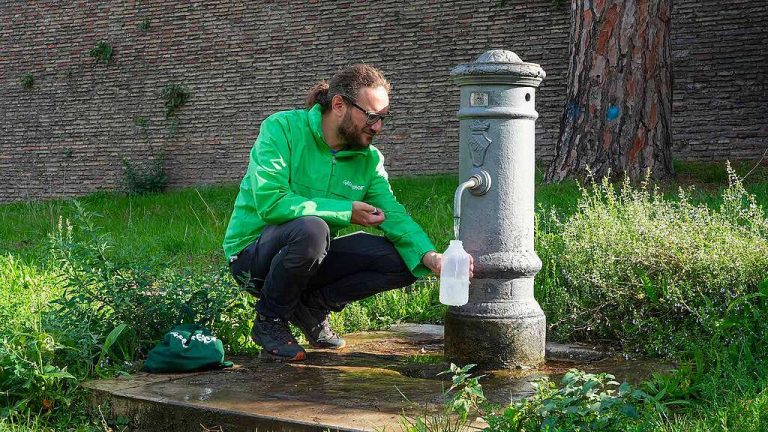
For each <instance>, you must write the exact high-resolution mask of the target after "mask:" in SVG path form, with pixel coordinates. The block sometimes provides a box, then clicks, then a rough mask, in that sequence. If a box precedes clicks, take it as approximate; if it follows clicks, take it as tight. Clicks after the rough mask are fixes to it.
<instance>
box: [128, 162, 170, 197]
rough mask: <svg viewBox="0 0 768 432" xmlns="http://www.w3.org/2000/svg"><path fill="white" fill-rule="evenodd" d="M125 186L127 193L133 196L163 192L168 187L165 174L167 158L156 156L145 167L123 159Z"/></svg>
mask: <svg viewBox="0 0 768 432" xmlns="http://www.w3.org/2000/svg"><path fill="white" fill-rule="evenodd" d="M122 162H123V184H124V189H125V192H126V193H128V194H133V195H144V194H148V193H157V192H162V191H164V190H165V188H166V187H167V186H168V176H167V175H166V173H165V156H164V155H163V154H162V153H158V154H156V155H155V156H154V157H153V159H152V160H150V161H146V162H145V163H144V164H143V165H139V164H137V163H135V162H132V161H131V160H130V159H128V158H123V161H122Z"/></svg>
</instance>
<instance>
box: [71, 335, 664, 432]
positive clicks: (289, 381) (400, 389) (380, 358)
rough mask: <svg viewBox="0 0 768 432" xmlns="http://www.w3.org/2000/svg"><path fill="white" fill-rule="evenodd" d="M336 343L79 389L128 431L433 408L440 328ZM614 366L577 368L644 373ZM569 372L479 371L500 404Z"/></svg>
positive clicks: (300, 421) (359, 419) (443, 384)
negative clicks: (287, 357) (296, 354)
mask: <svg viewBox="0 0 768 432" xmlns="http://www.w3.org/2000/svg"><path fill="white" fill-rule="evenodd" d="M345 339H346V340H347V347H346V348H345V349H343V350H342V351H339V352H336V351H329V350H309V351H308V358H307V360H306V361H304V362H300V363H275V362H269V361H264V360H260V359H258V358H246V357H235V358H230V359H229V360H232V361H234V362H235V363H236V365H235V367H233V368H230V369H226V370H221V371H211V372H202V373H190V374H147V373H137V374H135V375H133V376H130V377H126V378H116V379H109V380H97V381H90V382H87V383H84V384H83V385H84V386H85V387H87V388H89V389H92V391H93V392H92V395H93V401H94V403H96V404H99V403H103V402H107V401H108V402H109V404H110V413H109V416H111V417H112V418H116V417H118V416H122V417H124V418H127V419H128V420H129V424H130V426H131V430H134V431H190V430H198V431H206V430H208V431H214V430H215V431H219V430H222V431H256V430H259V431H273V430H274V431H323V430H339V431H358V430H369V431H370V430H377V431H381V430H401V423H402V421H403V418H411V419H413V418H417V417H419V416H424V415H425V414H436V413H439V412H440V411H441V409H442V406H443V401H442V399H441V395H442V393H443V391H444V390H445V389H447V388H448V387H449V386H450V378H451V377H450V376H448V375H440V376H437V373H438V372H441V371H443V370H445V369H447V368H448V364H447V363H446V362H445V361H444V360H443V358H442V353H443V351H442V350H443V344H442V342H443V334H442V326H429V325H402V326H394V327H393V328H391V329H390V330H388V331H382V332H366V333H358V334H352V335H346V336H345ZM579 349H585V348H584V347H579ZM558 352H567V350H565V351H563V348H562V347H558ZM581 354H584V353H583V352H582V353H581ZM592 354H593V355H594V356H595V357H594V358H597V357H599V356H598V355H597V354H596V353H595V352H593V353H592ZM566 357H567V355H566ZM621 363H622V362H621V360H610V362H609V363H606V361H605V360H603V361H601V362H596V363H592V364H579V365H578V367H579V368H581V369H585V370H590V369H593V370H595V371H608V372H611V371H616V370H618V371H619V373H617V374H616V375H617V376H618V378H619V379H628V378H629V379H630V380H631V379H632V377H633V376H639V375H642V373H643V371H645V372H646V373H650V371H647V370H646V369H644V368H643V367H641V365H640V364H639V363H638V362H626V363H627V364H626V365H622V364H621ZM574 366H576V364H575V363H573V362H572V361H570V362H569V361H548V362H547V363H546V364H545V365H544V366H542V367H541V368H537V369H531V370H511V371H506V370H505V371H486V372H483V373H484V374H486V377H485V378H483V379H482V380H481V383H482V385H483V389H484V390H485V393H486V396H488V397H489V399H491V400H494V401H497V402H501V403H504V402H509V401H510V400H514V399H518V398H521V397H524V396H526V395H528V394H530V393H531V392H532V388H531V386H530V382H532V381H533V380H535V379H536V378H538V377H541V376H544V375H547V376H550V377H553V379H554V378H556V377H557V376H559V375H562V374H564V373H565V372H566V371H567V370H568V369H570V368H571V367H574ZM622 366H624V367H623V369H624V372H625V373H624V376H622V372H621V371H622ZM648 367H650V368H651V370H655V369H654V368H658V366H656V365H653V364H651V363H649V365H648ZM479 373H480V372H478V373H477V374H479ZM403 416H405V417H403ZM478 426H482V425H478Z"/></svg>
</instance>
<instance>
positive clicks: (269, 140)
mask: <svg viewBox="0 0 768 432" xmlns="http://www.w3.org/2000/svg"><path fill="white" fill-rule="evenodd" d="M352 201H363V202H366V203H368V204H370V205H372V206H375V207H378V208H380V209H382V210H383V211H384V214H385V216H386V219H385V221H384V222H383V223H382V224H381V225H380V226H379V228H380V229H381V230H382V231H383V232H384V235H385V236H386V238H388V239H389V240H390V241H391V242H392V243H393V244H394V245H395V248H396V249H397V251H398V253H399V254H400V256H401V257H402V258H403V261H405V264H406V265H407V266H408V268H409V269H410V270H411V273H413V274H414V276H423V275H425V274H427V273H428V272H429V270H428V269H427V268H426V267H424V266H423V265H422V264H421V257H422V256H423V255H424V254H425V253H427V252H429V251H430V250H433V249H435V247H434V246H433V245H432V242H431V241H430V240H429V237H427V235H426V233H424V231H423V230H422V229H421V227H419V225H418V224H417V223H416V222H414V221H413V219H411V217H410V216H409V215H408V213H407V212H406V211H405V208H403V206H402V205H401V204H400V203H398V202H397V199H396V198H395V196H394V195H393V193H392V188H391V187H390V185H389V181H388V180H387V173H386V171H385V170H384V157H383V156H382V155H381V152H379V150H378V149H376V148H375V147H373V146H370V147H369V148H367V149H364V150H342V151H339V152H337V153H336V154H333V153H332V152H331V149H330V147H328V144H327V143H326V142H325V139H324V138H323V131H322V121H321V113H320V105H315V106H314V107H313V108H312V109H310V110H294V111H281V112H278V113H275V114H273V115H271V116H269V117H268V118H267V119H266V120H264V122H262V124H261V128H260V130H259V136H258V138H257V139H256V143H255V144H254V145H253V149H251V159H250V163H249V164H248V170H247V172H246V174H245V177H243V181H242V182H241V183H240V192H239V193H238V195H237V199H236V200H235V208H234V211H233V212H232V217H231V218H230V220H229V226H228V227H227V232H226V235H225V236H224V254H225V255H226V256H227V259H229V257H231V256H232V255H235V254H237V253H238V252H240V251H241V250H243V249H244V248H245V247H246V246H248V245H249V244H251V243H252V242H253V241H254V240H256V238H257V237H258V236H259V234H261V232H262V230H263V229H264V227H265V226H266V225H270V224H271V225H277V224H281V223H284V222H287V221H290V220H293V219H296V218H298V217H301V216H317V217H319V218H321V219H323V220H324V221H325V222H327V223H328V226H329V227H330V229H331V235H332V236H335V235H336V233H337V232H338V231H339V230H340V229H342V228H344V227H347V226H349V225H350V219H351V217H352Z"/></svg>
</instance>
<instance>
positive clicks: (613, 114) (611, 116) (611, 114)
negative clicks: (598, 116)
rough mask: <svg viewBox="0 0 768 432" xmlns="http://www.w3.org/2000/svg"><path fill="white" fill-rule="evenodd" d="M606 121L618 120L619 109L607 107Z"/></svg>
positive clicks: (612, 106)
mask: <svg viewBox="0 0 768 432" xmlns="http://www.w3.org/2000/svg"><path fill="white" fill-rule="evenodd" d="M605 116H606V117H607V118H608V120H616V119H617V118H619V107H617V106H616V105H611V106H609V107H608V112H607V113H606V114H605Z"/></svg>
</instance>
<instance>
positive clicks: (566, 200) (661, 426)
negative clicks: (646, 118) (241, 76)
mask: <svg viewBox="0 0 768 432" xmlns="http://www.w3.org/2000/svg"><path fill="white" fill-rule="evenodd" d="M753 167H754V164H747V163H744V164H739V165H737V166H736V171H737V173H739V174H740V175H745V174H746V173H748V172H750V171H751V169H752V168H753ZM676 169H677V171H678V173H679V177H678V180H676V181H674V182H667V183H662V184H659V185H658V186H659V188H660V190H661V191H662V192H663V194H664V196H665V198H666V199H669V200H676V199H678V198H677V196H678V188H679V187H688V186H690V185H695V186H696V189H695V190H694V191H693V192H692V193H690V194H689V195H690V197H691V199H690V201H691V202H692V203H703V204H706V205H707V206H709V207H711V208H716V207H718V206H719V205H720V204H721V203H722V196H721V192H722V190H723V189H724V188H725V187H726V186H727V176H726V175H725V173H726V170H725V165H724V164H706V163H686V164H680V163H677V164H676ZM457 184H458V178H457V177H456V176H455V175H443V176H429V177H415V178H405V177H404V178H397V179H394V180H393V181H392V187H393V190H394V191H395V194H396V195H397V197H398V199H399V200H400V201H401V202H402V203H403V204H404V205H405V207H406V208H407V209H408V210H409V211H410V212H411V214H412V215H413V217H414V219H415V220H416V221H417V222H418V223H419V224H421V225H422V227H423V228H424V229H425V231H426V232H427V233H428V234H429V236H430V237H431V238H432V239H433V241H434V243H435V245H436V246H437V248H438V249H439V250H443V249H444V248H445V247H446V246H447V244H448V242H449V240H450V238H451V233H452V223H453V219H452V212H453V209H452V203H453V193H454V189H455V187H456V185H457ZM744 184H745V188H746V190H747V191H748V192H749V193H751V194H753V195H754V196H755V197H756V199H757V203H758V204H760V205H762V206H763V208H764V209H765V208H766V207H768V166H765V165H763V166H760V167H758V168H757V169H755V170H752V171H751V173H750V174H749V175H748V176H747V178H746V180H745V182H744ZM236 194H237V187H236V186H234V185H233V186H216V187H205V188H192V189H185V190H177V191H172V192H168V193H164V194H150V195H145V196H125V195H122V194H111V193H99V194H94V195H89V196H86V197H82V198H80V199H78V201H79V202H80V203H81V204H82V207H83V208H85V209H86V210H87V211H88V212H91V213H94V214H96V215H97V216H96V217H94V218H93V222H94V223H95V228H96V229H97V230H98V231H99V232H100V233H103V234H105V235H107V236H108V239H107V240H108V241H109V242H110V243H111V244H112V248H111V249H109V251H108V253H109V255H110V257H111V260H113V261H115V262H127V263H133V264H135V266H134V267H131V272H128V273H126V272H122V273H119V274H120V277H123V278H128V279H127V280H128V281H129V282H130V280H131V279H130V278H132V277H133V278H135V281H136V282H138V283H140V286H147V287H153V286H154V287H157V286H161V287H166V288H167V287H168V286H172V285H173V284H180V285H184V286H185V287H191V288H189V289H190V290H191V291H189V292H194V290H200V291H202V290H206V289H209V288H210V287H213V288H215V289H216V290H218V291H217V292H226V289H228V287H230V286H231V285H232V284H233V282H232V281H229V280H228V279H227V278H226V277H225V279H226V280H222V279H220V275H221V274H225V273H226V272H225V271H224V272H221V270H222V269H223V268H224V267H225V263H224V259H223V253H222V251H221V240H222V237H223V235H224V231H225V229H226V226H227V222H228V218H229V215H230V212H231V209H232V204H233V202H234V198H235V196H236ZM580 196H581V190H580V187H579V185H578V184H577V183H576V182H573V181H568V182H564V183H561V184H554V185H547V184H542V183H541V171H538V172H537V182H536V206H537V207H536V208H537V209H538V210H537V216H538V218H539V219H540V220H539V224H540V225H539V226H538V229H539V234H540V235H541V234H549V235H552V236H558V235H559V233H558V232H556V231H554V229H555V228H554V227H552V226H549V225H547V224H546V222H545V221H544V219H545V218H543V217H542V216H544V215H545V214H547V213H549V212H550V211H555V212H556V213H557V214H558V215H559V217H561V218H562V219H567V218H568V217H569V216H571V215H573V214H574V213H576V212H577V211H578V203H579V199H580ZM77 217H78V212H77V210H76V206H75V205H74V204H73V200H52V201H44V202H26V203H14V204H6V205H0V221H2V223H1V224H0V321H1V322H0V339H3V347H4V348H5V347H9V348H8V349H15V350H17V351H14V352H15V354H13V355H6V354H3V355H2V356H0V365H6V366H7V365H9V364H11V363H9V362H16V361H22V360H23V359H24V358H26V357H25V356H28V355H30V353H31V354H34V355H38V354H39V356H40V359H41V362H42V363H41V364H39V365H36V366H34V367H32V366H24V363H23V362H22V363H19V364H21V365H22V366H20V367H21V368H22V369H23V372H24V373H27V375H24V376H31V377H33V378H34V379H35V380H36V381H34V382H35V383H37V384H35V385H38V384H39V387H33V388H32V389H30V390H29V392H28V393H29V395H32V396H33V397H31V398H30V401H29V406H30V407H33V408H34V409H33V410H32V411H25V412H28V413H30V414H29V417H28V418H27V417H24V416H22V417H21V418H15V419H13V418H10V419H9V418H3V415H2V413H1V412H0V431H2V430H59V429H61V427H59V426H60V425H61V424H70V426H69V427H72V428H74V427H77V426H71V425H72V424H74V425H80V428H81V430H93V429H97V428H99V422H98V421H95V420H93V419H90V420H88V419H86V418H85V417H83V418H80V417H78V418H77V419H70V418H69V417H67V414H66V413H67V410H65V409H61V407H66V406H69V407H70V408H71V407H74V406H81V405H79V404H84V403H85V402H84V399H83V395H82V393H80V392H78V391H77V390H76V389H73V388H72V387H71V386H70V385H69V384H68V383H67V382H66V380H62V379H59V378H56V375H55V373H53V375H51V373H52V372H51V370H47V372H46V370H45V368H44V366H45V365H46V364H49V365H52V366H55V367H58V368H61V369H60V370H67V371H69V372H71V373H72V374H73V375H75V376H77V377H78V378H79V379H82V378H83V377H85V376H93V374H94V373H96V371H95V370H94V367H93V365H90V366H87V365H85V366H84V362H86V363H87V361H88V359H89V358H91V356H93V355H94V354H93V353H94V352H95V353H96V354H98V353H99V350H100V349H101V347H102V345H103V343H104V337H105V336H106V334H91V333H89V332H90V331H93V329H94V328H95V327H88V328H80V329H79V330H78V331H79V332H80V333H76V334H75V335H74V336H76V337H74V336H68V338H65V337H64V336H62V333H57V332H60V331H62V328H63V327H61V325H59V327H57V326H56V325H54V324H55V323H52V322H51V320H50V318H51V316H54V317H55V316H56V315H51V314H50V312H51V309H52V305H51V303H50V302H51V300H52V299H59V298H60V297H61V295H62V287H63V286H64V285H62V284H63V283H65V282H66V281H65V280H62V279H61V278H60V277H58V278H56V277H55V274H56V271H57V270H59V267H60V265H61V263H60V262H59V261H55V260H54V259H53V258H54V257H53V256H52V255H51V251H50V249H49V236H50V235H51V234H53V233H55V232H56V230H57V227H58V226H59V221H60V220H61V219H67V220H76V219H77ZM356 229H358V227H351V228H350V229H349V230H350V231H354V230H356ZM550 229H551V230H553V231H552V232H549V231H547V230H550ZM537 252H538V253H539V255H540V256H541V257H542V260H543V261H545V268H544V269H543V270H542V272H541V273H539V275H538V276H537V296H538V297H539V298H540V299H543V300H544V301H542V304H543V305H547V307H548V308H551V309H555V310H565V308H566V307H567V305H565V304H564V303H565V302H567V301H569V297H568V295H567V294H568V292H567V290H566V288H565V287H564V286H562V280H561V279H560V278H559V276H558V274H557V267H556V266H554V265H550V266H548V265H547V263H548V262H549V263H557V261H558V260H559V259H561V257H560V256H559V255H558V250H556V249H547V248H546V247H542V248H541V249H539V250H538V251H537ZM96 265H97V267H98V265H101V264H96ZM86 270H87V269H86ZM96 270H98V268H96ZM182 270H183V271H184V272H186V273H184V274H181V273H179V274H175V273H174V272H176V271H182ZM767 270H768V269H767ZM169 272H170V274H169ZM96 276H98V275H96ZM94 277H95V276H94ZM94 280H96V281H97V282H98V281H101V279H98V278H96V279H94ZM158 281H159V282H158ZM110 283H112V282H110ZM158 283H159V285H158ZM141 284H145V285H141ZM121 292H122V291H121ZM185 292H187V291H180V294H178V295H181V294H184V293H185ZM179 299H180V301H181V300H183V297H179ZM70 300H71V301H74V300H72V299H70ZM128 300H129V299H128ZM142 301H148V302H151V301H152V298H151V296H150V297H149V298H145V299H143V300H142ZM150 305H152V304H151V303H150ZM118 312H119V311H118ZM165 312H168V311H165ZM545 312H547V314H548V315H549V314H550V313H551V312H552V310H547V308H545ZM227 313H231V312H227ZM243 313H245V312H242V311H241V312H237V313H234V314H233V315H227V316H226V317H224V316H222V317H223V318H225V320H224V321H223V322H220V323H219V324H218V325H222V326H224V327H222V328H228V329H229V328H231V329H233V331H236V332H240V333H242V327H243V326H247V325H248V323H247V322H235V321H237V320H235V321H233V317H242V316H244V315H242V314H243ZM444 313H445V307H444V306H442V305H440V304H439V303H438V301H437V284H436V279H435V278H434V277H428V278H425V279H422V280H421V281H419V282H417V283H416V284H414V285H413V286H412V287H410V288H408V289H406V290H395V291H391V292H388V293H384V294H382V295H379V296H375V297H372V298H370V299H366V300H364V301H361V302H357V303H353V304H351V305H349V306H348V307H347V308H346V309H345V310H344V311H343V312H342V313H341V314H335V315H334V316H333V317H332V323H333V325H334V326H335V327H337V328H340V329H343V330H344V331H357V330H365V329H375V328H381V327H384V326H386V325H389V324H392V323H395V322H402V321H410V322H432V323H435V322H440V321H441V320H442V316H443V314H444ZM114 316H119V313H116V314H115V315H114ZM59 317H61V315H59ZM226 319H229V321H226ZM238 319H240V318H238ZM246 320H247V319H246ZM117 324H119V323H118V322H114V323H110V325H107V326H102V327H104V328H105V329H106V330H102V329H101V327H100V330H99V332H104V331H106V332H108V331H109V330H110V329H111V328H114V327H115V326H116V325H117ZM739 326H742V327H743V328H747V327H748V326H749V325H748V322H747V321H744V322H741V321H739ZM742 327H738V326H737V328H742ZM750 331H753V330H750ZM754 331H757V330H754ZM24 333H28V334H31V335H34V338H31V339H30V338H26V339H25V338H20V336H19V335H21V334H24ZM246 333H247V332H246ZM46 335H47V336H50V337H49V338H46V337H43V338H42V339H36V338H38V337H42V336H46ZM78 338H79V339H78ZM723 340H725V339H723ZM723 340H717V341H715V340H714V339H713V341H712V342H711V343H708V344H705V345H704V346H701V347H699V348H698V349H699V353H700V355H701V356H703V357H704V358H706V361H705V363H706V365H707V368H706V373H705V374H704V375H701V376H698V378H696V379H697V395H698V396H697V397H698V401H699V402H698V403H697V404H696V405H695V406H694V407H693V408H691V409H688V410H678V411H675V412H674V413H673V414H672V415H670V416H669V417H667V418H658V419H654V420H649V422H651V423H649V424H653V425H654V427H653V429H658V430H669V431H683V430H702V431H703V430H732V431H741V430H756V431H757V430H768V426H766V422H768V419H766V414H765V412H766V408H768V394H767V393H766V391H765V390H764V388H765V387H766V386H768V378H767V376H768V374H766V373H765V363H760V361H761V360H759V358H758V359H755V357H758V354H759V353H758V350H759V349H762V348H761V347H762V345H759V344H758V345H754V344H752V345H750V343H752V342H749V341H747V342H744V343H743V344H741V345H739V344H737V343H736V342H734V341H737V340H738V338H735V339H734V338H731V339H728V340H727V342H723ZM36 341H37V342H36ZM45 341H47V342H45ZM43 342H45V343H48V344H49V345H45V343H43ZM243 343H244V342H243V341H233V342H232V343H231V344H230V346H237V347H241V348H242V346H243ZM56 344H60V345H62V346H65V347H66V348H57V345H56ZM729 344H730V345H729ZM750 347H751V348H750ZM755 347H757V348H755ZM92 350H95V351H92ZM691 352H693V351H691ZM745 353H749V354H750V355H751V356H752V358H751V359H750V358H748V357H745V356H746V354H745ZM678 360H680V361H681V362H690V361H692V360H691V358H690V357H685V355H683V354H681V357H680V358H679V359H678ZM13 364H16V363H13ZM761 364H762V366H761ZM54 372H55V371H54ZM46 374H48V375H46ZM6 378H8V377H7V376H5V375H0V381H2V380H3V379H6ZM46 380H48V381H46ZM45 383H49V384H48V385H47V387H46V386H44V385H42V384H45ZM56 386H59V387H56ZM50 388H54V389H56V388H58V389H59V390H56V392H55V394H50V390H49V389H50ZM46 392H48V393H46ZM0 396H1V395H0ZM48 397H51V398H54V400H55V401H56V403H57V404H59V405H57V408H55V409H54V410H53V411H52V412H46V411H40V409H41V408H40V407H41V406H42V405H41V404H43V401H44V400H45V399H46V398H48ZM67 404H69V405H67ZM1 408H2V398H0V409H1ZM35 410H37V411H35ZM69 411H72V409H70V410H69ZM87 424H90V426H89V425H87Z"/></svg>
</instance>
